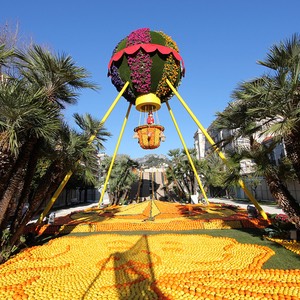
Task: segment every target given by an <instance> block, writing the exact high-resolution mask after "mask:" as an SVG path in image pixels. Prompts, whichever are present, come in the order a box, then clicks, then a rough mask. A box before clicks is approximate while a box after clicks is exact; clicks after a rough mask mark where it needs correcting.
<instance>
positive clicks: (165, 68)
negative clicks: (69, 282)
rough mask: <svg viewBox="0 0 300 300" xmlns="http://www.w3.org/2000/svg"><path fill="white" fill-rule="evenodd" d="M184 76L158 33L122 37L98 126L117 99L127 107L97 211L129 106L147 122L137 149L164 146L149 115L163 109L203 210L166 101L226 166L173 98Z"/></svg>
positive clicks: (139, 130) (172, 48)
mask: <svg viewBox="0 0 300 300" xmlns="http://www.w3.org/2000/svg"><path fill="white" fill-rule="evenodd" d="M184 74H185V67H184V62H183V59H182V57H181V56H180V54H179V50H178V47H177V45H176V43H175V41H173V39H172V38H171V37H170V36H168V35H166V34H165V33H163V32H162V31H152V30H150V29H149V28H140V29H137V30H135V31H132V32H131V33H130V34H129V35H128V36H127V37H125V38H123V39H122V40H121V41H120V42H119V43H118V44H117V46H116V47H115V48H114V50H113V53H112V56H111V59H110V61H109V64H108V76H109V77H110V78H111V82H112V84H113V85H114V86H115V87H116V89H117V91H118V92H119V94H118V96H117V97H116V99H115V100H114V101H113V103H112V104H111V106H110V108H109V109H108V111H107V112H106V114H105V115H104V117H103V119H102V120H101V122H100V126H101V125H102V124H104V123H105V121H106V120H107V118H108V116H109V115H110V113H111V112H112V111H113V109H114V108H115V106H116V104H117V103H118V101H119V100H120V98H121V97H122V96H123V97H124V98H125V99H126V100H127V101H128V102H129V107H128V109H127V113H126V116H125V118H124V121H123V124H122V128H121V131H120V134H119V138H118V141H117V145H116V147H115V151H114V154H113V156H112V160H111V164H110V167H109V169H108V172H107V175H106V179H105V182H104V186H103V189H102V192H101V196H100V200H99V203H98V205H99V206H100V205H101V204H102V201H103V196H104V193H105V191H106V187H107V185H108V181H109V177H110V174H111V171H112V167H113V164H114V161H115V158H116V155H117V152H118V148H119V145H120V142H121V139H122V136H123V133H124V130H125V126H126V123H127V120H128V117H129V114H130V110H131V107H132V105H134V106H135V108H136V109H137V110H138V111H139V112H141V113H147V114H148V119H147V122H146V123H145V124H140V125H139V126H137V127H136V128H134V132H135V137H137V138H138V141H139V144H140V146H141V147H142V148H143V149H155V148H157V147H159V146H160V142H161V141H164V140H165V136H164V134H163V132H164V127H163V126H162V125H160V124H156V123H155V120H154V118H153V117H152V115H153V113H154V112H157V111H158V110H160V108H161V105H162V104H163V103H165V104H166V106H167V108H168V110H169V113H170V116H171V118H172V121H173V123H174V126H175V128H176V130H177V133H178V136H179V138H180V140H181V142H182V145H183V148H184V150H185V153H186V154H187V157H188V159H189V162H190V164H191V167H192V170H193V172H194V174H195V177H196V180H197V183H198V185H199V187H200V190H201V192H202V194H203V196H204V199H205V200H206V203H207V204H209V202H208V199H207V196H206V193H205V190H204V188H203V186H202V183H201V181H200V178H199V175H198V172H197V170H196V168H195V166H194V163H193V160H192V158H191V156H190V154H189V151H188V148H187V146H186V144H185V141H184V139H183V136H182V134H181V132H180V129H179V127H178V124H177V121H176V118H175V116H174V114H173V112H172V109H171V107H170V104H169V100H170V99H171V98H172V96H173V95H176V97H177V98H178V99H179V101H180V102H181V104H182V105H183V107H184V108H185V109H186V111H187V112H188V113H189V115H190V116H191V118H192V119H193V120H194V122H195V123H196V125H197V127H198V128H199V129H200V130H201V131H202V133H203V134H204V136H205V137H206V139H207V140H208V142H209V143H210V144H211V146H212V148H213V150H214V151H215V152H217V153H218V155H219V156H220V158H221V159H222V160H223V161H224V162H225V163H227V160H226V157H225V155H224V154H223V153H222V152H221V151H220V150H219V149H218V147H217V146H216V145H215V142H214V141H213V139H212V138H211V137H210V135H209V134H208V133H207V131H206V130H205V128H204V127H203V126H202V125H201V123H200V122H199V120H198V119H197V117H196V116H195V115H194V113H193V112H192V110H191V109H190V108H189V107H188V105H187V104H186V103H185V101H184V100H183V99H182V97H181V96H180V95H179V93H178V91H177V89H176V88H177V87H178V86H179V85H180V83H181V79H182V77H184ZM150 114H151V115H150ZM152 118H153V119H152ZM94 138H95V135H92V136H91V138H90V142H92V141H93V140H94ZM71 175H72V171H69V173H68V174H67V175H66V177H65V179H64V180H63V181H62V183H61V185H60V187H59V188H58V190H57V191H56V193H55V194H54V196H53V197H52V199H51V200H50V202H49V204H48V205H47V207H46V208H45V210H44V212H43V213H42V214H41V216H40V218H39V220H38V222H39V223H41V221H42V219H43V217H44V216H45V215H46V214H47V213H48V212H49V210H50V208H51V207H52V205H53V204H54V202H55V201H56V199H57V198H58V196H59V194H60V193H61V191H62V189H63V188H64V186H65V184H66V183H67V181H68V180H69V178H70V176H71ZM239 184H240V186H241V188H242V189H243V190H244V192H245V194H246V195H247V196H248V198H249V199H250V200H251V201H252V203H253V204H254V205H255V207H256V208H257V210H258V211H259V213H260V214H261V215H262V217H263V218H264V219H268V217H267V215H266V213H265V212H264V211H263V209H262V208H261V207H260V205H259V204H258V202H257V201H256V199H255V198H254V197H253V195H252V194H251V192H250V191H249V190H248V189H247V187H246V186H245V184H244V182H243V181H242V180H240V181H239Z"/></svg>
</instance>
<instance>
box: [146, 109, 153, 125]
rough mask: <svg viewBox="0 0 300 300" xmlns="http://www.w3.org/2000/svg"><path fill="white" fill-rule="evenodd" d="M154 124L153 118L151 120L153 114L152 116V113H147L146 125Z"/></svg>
mask: <svg viewBox="0 0 300 300" xmlns="http://www.w3.org/2000/svg"><path fill="white" fill-rule="evenodd" d="M153 123H154V118H153V114H152V111H149V113H148V118H147V124H148V125H151V124H153Z"/></svg>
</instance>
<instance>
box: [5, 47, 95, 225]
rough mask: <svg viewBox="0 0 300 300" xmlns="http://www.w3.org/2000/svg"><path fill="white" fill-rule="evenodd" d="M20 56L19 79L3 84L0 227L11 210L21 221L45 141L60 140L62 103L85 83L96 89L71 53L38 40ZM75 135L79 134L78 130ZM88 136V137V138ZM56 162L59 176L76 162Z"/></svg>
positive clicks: (18, 53) (73, 97) (72, 98)
mask: <svg viewBox="0 0 300 300" xmlns="http://www.w3.org/2000/svg"><path fill="white" fill-rule="evenodd" d="M16 57H17V61H15V64H14V65H13V66H15V67H16V68H18V71H19V75H20V77H19V78H20V79H19V78H10V80H8V81H6V82H5V83H4V84H1V85H0V88H1V93H0V102H1V103H0V154H1V156H2V157H4V158H5V159H4V160H3V162H1V164H0V174H4V173H5V176H3V177H1V178H0V228H1V230H3V229H5V228H6V226H7V222H8V217H9V216H10V215H12V214H13V215H14V217H13V219H14V220H15V222H16V224H17V223H18V222H17V221H16V220H19V219H20V211H21V210H22V205H23V204H24V201H25V200H26V199H28V197H29V195H30V193H31V187H32V181H33V178H34V175H35V173H36V167H37V164H38V161H39V158H41V157H42V156H43V155H45V151H44V149H45V145H47V144H48V145H49V144H51V143H52V144H53V143H54V144H55V141H59V140H57V137H58V135H59V134H60V128H61V118H62V116H61V112H60V111H61V109H62V108H64V103H75V102H76V101H77V98H78V96H79V93H78V91H79V90H80V89H82V88H91V89H96V88H97V86H96V85H94V84H93V83H90V82H89V81H87V78H88V76H89V75H88V73H87V71H86V70H85V69H83V68H80V67H77V66H75V64H74V62H73V60H72V59H71V57H69V56H65V55H61V56H60V55H53V54H51V53H50V52H49V51H46V50H44V49H42V48H41V47H39V46H36V45H34V46H33V47H32V48H30V49H29V50H28V52H21V51H16ZM97 129H100V128H99V127H98V128H97ZM95 133H97V130H96V129H95ZM74 139H75V140H76V139H78V137H76V134H75V135H74ZM87 140H88V139H87V137H86V136H85V139H84V142H85V143H87V142H88V141H87ZM74 145H76V143H75V144H74ZM85 146H86V145H85ZM58 148H59V146H58ZM79 148H80V147H79ZM94 151H95V150H94ZM54 153H56V152H54ZM53 162H57V160H56V159H54V160H53ZM57 163H58V164H57V168H58V169H55V170H57V180H61V179H62V178H60V176H62V175H61V174H62V173H63V172H59V170H61V169H62V168H66V167H68V168H71V163H73V161H72V160H68V159H66V163H65V164H62V165H60V164H61V162H57ZM69 163H70V164H69ZM68 170H69V169H68ZM54 181H55V180H54ZM55 182H56V181H55ZM53 186H55V184H54V185H53ZM53 188H54V187H53ZM48 193H51V190H50V189H49V190H48ZM14 210H16V214H14ZM12 227H14V226H12ZM15 227H16V226H15Z"/></svg>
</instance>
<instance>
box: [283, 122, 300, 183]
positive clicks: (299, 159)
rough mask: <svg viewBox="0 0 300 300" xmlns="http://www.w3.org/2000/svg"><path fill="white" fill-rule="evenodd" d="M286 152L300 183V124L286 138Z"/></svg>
mask: <svg viewBox="0 0 300 300" xmlns="http://www.w3.org/2000/svg"><path fill="white" fill-rule="evenodd" d="M284 144H285V149H286V154H287V157H288V158H289V160H290V161H291V163H292V165H293V167H294V170H295V173H296V175H297V178H298V181H299V183H300V126H298V128H297V129H295V130H293V132H292V133H291V134H290V135H288V136H287V137H285V138H284Z"/></svg>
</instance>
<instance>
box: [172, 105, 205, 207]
mask: <svg viewBox="0 0 300 300" xmlns="http://www.w3.org/2000/svg"><path fill="white" fill-rule="evenodd" d="M166 104H167V107H168V110H169V113H170V115H171V118H172V120H173V123H174V125H175V128H176V130H177V133H178V135H179V138H180V140H181V143H182V145H183V148H184V150H185V153H186V155H187V157H188V159H189V162H190V164H191V167H192V169H193V172H194V174H195V176H196V179H197V182H198V184H199V187H200V189H201V192H202V194H203V196H204V198H205V200H206V203H207V204H209V202H208V199H207V196H206V193H205V191H204V188H203V186H202V183H201V180H200V178H199V175H198V172H197V170H196V168H195V165H194V163H193V160H192V158H191V155H190V153H189V150H188V148H187V146H186V144H185V142H184V139H183V137H182V134H181V132H180V129H179V127H178V124H177V121H176V119H175V117H174V114H173V112H172V109H171V107H170V105H169V102H168V101H166Z"/></svg>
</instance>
